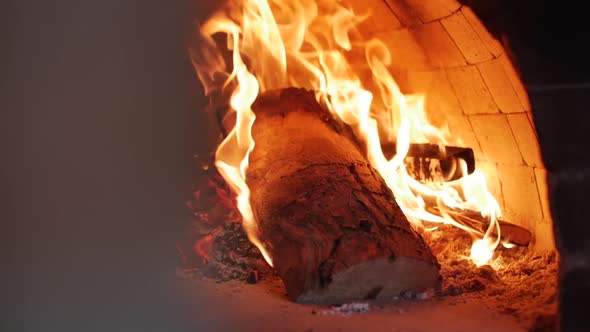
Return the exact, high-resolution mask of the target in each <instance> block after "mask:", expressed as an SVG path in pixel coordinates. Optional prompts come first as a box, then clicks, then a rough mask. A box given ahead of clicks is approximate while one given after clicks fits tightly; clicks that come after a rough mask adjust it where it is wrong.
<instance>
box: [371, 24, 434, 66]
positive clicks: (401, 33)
mask: <svg viewBox="0 0 590 332" xmlns="http://www.w3.org/2000/svg"><path fill="white" fill-rule="evenodd" d="M375 37H376V38H378V39H380V40H381V41H383V42H384V43H385V45H387V47H388V48H389V52H390V54H391V62H392V66H393V67H403V68H405V69H407V70H412V69H413V70H425V69H428V68H430V67H432V63H431V62H430V59H429V58H428V56H427V54H426V51H425V50H424V48H423V47H422V46H421V45H420V44H419V42H418V41H417V40H416V38H415V37H414V36H413V35H412V33H411V32H410V31H409V30H408V29H400V30H392V31H381V32H377V33H375Z"/></svg>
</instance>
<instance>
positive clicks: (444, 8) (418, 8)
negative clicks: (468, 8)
mask: <svg viewBox="0 0 590 332" xmlns="http://www.w3.org/2000/svg"><path fill="white" fill-rule="evenodd" d="M405 2H406V3H407V4H408V5H409V6H410V7H411V8H412V9H413V10H414V12H415V13H416V15H417V16H418V17H419V18H420V20H421V21H422V22H424V23H426V22H432V21H434V20H438V19H441V18H443V17H445V16H449V15H451V14H452V13H453V12H455V11H457V10H458V9H459V8H460V7H461V4H460V3H459V2H457V1H455V0H428V1H424V0H405Z"/></svg>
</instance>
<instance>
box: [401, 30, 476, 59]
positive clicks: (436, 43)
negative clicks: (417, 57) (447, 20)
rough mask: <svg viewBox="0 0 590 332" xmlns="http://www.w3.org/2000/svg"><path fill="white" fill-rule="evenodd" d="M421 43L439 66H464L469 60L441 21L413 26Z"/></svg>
mask: <svg viewBox="0 0 590 332" xmlns="http://www.w3.org/2000/svg"><path fill="white" fill-rule="evenodd" d="M412 30H413V31H414V32H415V34H416V37H417V39H418V41H419V42H420V45H423V47H424V48H425V49H426V53H427V54H428V57H429V58H430V59H431V60H432V62H433V64H434V65H435V66H437V67H442V68H446V67H457V66H463V65H465V64H466V63H467V62H466V60H465V58H464V57H463V54H462V53H461V51H459V48H457V45H455V42H454V41H453V39H451V36H450V35H449V34H448V33H447V31H446V30H445V29H444V28H443V26H442V24H441V23H440V22H439V21H435V22H432V23H427V24H423V25H419V26H417V27H414V28H412Z"/></svg>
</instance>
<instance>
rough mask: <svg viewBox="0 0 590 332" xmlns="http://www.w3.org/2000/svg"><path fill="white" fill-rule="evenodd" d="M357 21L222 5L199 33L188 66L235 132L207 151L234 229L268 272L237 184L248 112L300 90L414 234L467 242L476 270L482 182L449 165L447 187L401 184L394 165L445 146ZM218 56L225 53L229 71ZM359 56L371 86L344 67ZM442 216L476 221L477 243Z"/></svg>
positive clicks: (248, 3) (331, 13)
mask: <svg viewBox="0 0 590 332" xmlns="http://www.w3.org/2000/svg"><path fill="white" fill-rule="evenodd" d="M365 18H366V16H360V15H357V14H355V13H354V12H353V11H352V10H350V9H348V8H346V7H344V6H343V5H342V4H340V3H339V2H336V1H327V0H317V1H316V0H244V1H242V2H238V1H230V2H228V4H227V5H226V7H224V8H223V9H222V10H220V11H219V12H217V13H216V14H215V15H214V16H213V17H211V18H210V19H209V20H208V21H207V22H205V24H204V25H203V26H202V27H201V28H200V32H201V36H202V37H203V45H204V46H203V47H202V49H200V50H198V52H197V53H199V52H200V53H199V54H196V53H193V57H192V58H193V64H194V65H195V68H196V70H197V73H198V75H199V78H200V79H201V81H202V82H203V84H204V85H205V88H206V93H207V94H210V93H211V92H212V91H214V90H216V89H217V90H223V89H233V90H232V93H231V97H230V99H229V101H230V105H231V109H232V111H233V112H235V113H236V124H235V127H234V128H233V129H232V130H231V132H230V133H229V135H228V136H227V137H226V138H225V140H224V141H223V142H222V143H221V144H220V146H219V148H218V149H217V153H216V166H217V167H218V169H219V171H220V173H221V174H222V176H223V177H224V178H225V180H226V181H227V182H228V183H229V184H230V185H231V187H232V189H233V191H234V192H235V193H236V195H237V205H238V208H239V210H240V212H241V214H242V217H243V225H244V228H245V230H246V232H247V234H248V236H249V238H250V240H251V241H252V242H253V243H254V244H255V245H256V246H257V247H258V248H259V249H260V251H261V252H262V254H263V255H264V257H265V259H266V260H267V262H268V263H269V264H271V265H272V258H271V257H270V255H269V253H268V252H269V251H268V250H267V248H265V246H264V244H263V243H261V241H260V240H259V239H258V229H257V223H256V219H255V214H254V213H253V211H252V207H251V205H250V191H249V188H248V185H247V183H246V169H247V167H248V157H249V154H250V152H251V151H252V150H253V149H254V144H255V143H254V140H253V138H252V133H251V130H252V125H253V123H254V121H255V115H254V113H253V112H252V109H251V105H252V103H253V102H254V100H255V98H256V97H257V96H258V94H259V93H260V92H264V91H266V90H269V89H279V88H284V87H288V86H296V87H303V88H307V89H311V90H314V91H316V96H317V98H318V100H319V101H323V102H324V103H325V104H326V105H328V108H329V109H330V111H331V112H332V113H333V115H334V116H335V117H338V118H340V119H341V120H342V121H343V122H345V123H346V124H348V125H349V126H350V127H351V128H352V129H353V131H354V133H355V135H356V137H357V139H358V140H359V141H360V142H361V143H362V144H364V145H365V146H366V151H367V159H368V160H369V162H370V163H371V165H372V166H373V167H374V168H375V169H376V170H377V171H378V172H379V173H380V174H381V175H382V177H383V178H384V180H385V182H386V184H387V185H388V186H389V188H391V190H392V191H393V193H394V195H395V197H396V200H397V202H398V204H399V205H400V207H401V208H402V210H403V212H404V213H405V214H406V216H407V217H408V219H409V220H410V222H411V223H412V224H413V225H414V226H415V227H416V228H423V227H424V224H423V222H430V223H444V224H451V225H454V226H456V227H459V228H461V229H463V230H465V231H467V232H469V233H471V234H472V235H473V237H474V242H473V245H472V249H471V259H472V260H473V261H474V263H476V264H477V265H483V264H486V263H487V262H489V260H490V259H492V257H493V253H494V250H495V248H496V247H497V246H498V245H499V243H500V237H499V234H500V229H499V224H498V222H497V219H498V218H499V217H500V216H501V211H500V208H499V205H498V203H497V201H496V200H495V198H494V197H493V196H492V194H491V193H490V192H489V191H488V189H487V186H486V183H485V179H484V175H483V173H482V172H481V171H480V170H476V171H475V172H473V173H472V174H469V175H467V170H466V165H464V164H460V165H457V166H458V169H459V171H460V172H462V173H461V174H464V176H463V177H461V178H460V179H458V180H454V181H450V182H427V183H424V182H420V181H417V180H416V179H414V178H412V177H411V176H410V174H409V173H408V170H407V169H406V166H405V164H404V159H405V158H406V155H407V153H408V151H409V148H410V144H411V143H430V144H436V145H438V146H439V147H440V149H441V152H442V153H444V146H445V145H447V144H449V143H452V136H451V135H450V133H449V132H448V130H445V129H441V128H436V127H434V126H433V125H431V124H430V123H429V121H428V119H427V115H426V109H425V96H424V95H405V94H403V93H402V92H401V90H400V88H399V86H398V84H397V83H396V81H395V79H394V78H393V76H392V74H391V73H390V71H389V70H388V67H389V66H391V65H392V63H393V57H392V54H391V53H390V50H389V49H388V48H387V46H386V45H385V44H384V43H383V42H382V41H381V40H378V39H370V40H368V41H366V40H365V39H363V38H362V37H360V36H359V34H358V31H356V29H355V27H356V26H357V25H358V24H359V23H360V22H362V21H363V20H364V19H365ZM217 35H222V36H225V37H226V40H227V45H225V49H224V48H223V47H219V45H218V44H217V43H216V42H215V39H214V37H215V36H217ZM223 51H229V52H231V66H229V65H228V64H227V63H226V60H224V57H223ZM363 53H364V59H363V63H364V65H365V67H367V68H368V69H369V70H370V74H371V75H370V76H371V78H372V82H362V81H361V79H360V78H359V73H357V72H355V70H353V66H352V62H351V61H350V58H354V56H355V55H357V58H356V59H357V61H358V54H363ZM246 63H247V64H246ZM356 67H357V63H356V62H355V67H354V68H356ZM228 68H231V70H230V69H228ZM219 77H222V78H223V80H222V81H223V82H222V84H220V83H219ZM367 86H371V87H372V89H368V88H367ZM455 142H456V141H455ZM382 143H392V144H393V143H395V145H396V155H395V156H393V157H392V158H389V159H388V158H386V157H385V155H384V153H383V150H382V148H381V147H382ZM428 207H436V211H439V212H438V213H433V212H432V209H428ZM450 209H453V210H454V211H456V210H459V211H460V210H472V211H473V210H475V211H479V212H480V213H481V215H482V216H483V217H485V218H487V219H488V220H489V227H488V229H487V230H486V231H485V233H483V234H482V232H481V231H479V230H476V229H472V228H470V227H467V226H465V225H463V224H461V223H459V222H458V221H457V220H455V219H454V218H453V217H452V216H451V215H450V214H449V213H447V212H448V211H449V210H450Z"/></svg>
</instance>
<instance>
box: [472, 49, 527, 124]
mask: <svg viewBox="0 0 590 332" xmlns="http://www.w3.org/2000/svg"><path fill="white" fill-rule="evenodd" d="M477 68H478V69H479V72H480V73H481V76H482V77H483V80H484V82H485V83H486V86H487V87H488V89H489V91H490V93H491V94H492V97H493V98H494V101H495V102H496V105H497V106H498V108H499V109H500V112H502V113H519V112H524V108H523V107H522V104H521V103H520V100H519V98H518V96H517V95H516V91H515V90H514V87H513V86H512V83H511V82H510V79H509V78H508V75H506V73H505V72H504V69H503V67H502V64H501V63H500V61H499V60H497V59H495V60H491V61H486V62H482V63H480V64H478V65H477Z"/></svg>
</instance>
